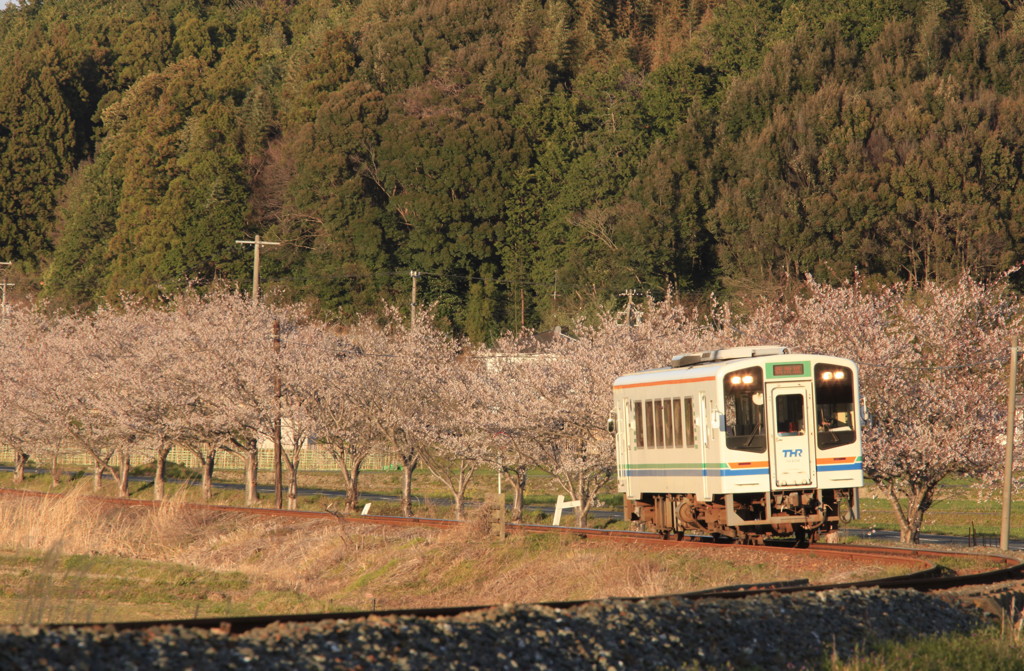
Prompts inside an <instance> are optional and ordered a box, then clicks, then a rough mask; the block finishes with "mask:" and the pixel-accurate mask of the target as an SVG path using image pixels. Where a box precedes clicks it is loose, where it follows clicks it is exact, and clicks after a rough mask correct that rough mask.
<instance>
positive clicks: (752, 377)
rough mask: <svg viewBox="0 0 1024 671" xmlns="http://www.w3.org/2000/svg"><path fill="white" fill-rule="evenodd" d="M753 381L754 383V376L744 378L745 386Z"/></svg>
mask: <svg viewBox="0 0 1024 671" xmlns="http://www.w3.org/2000/svg"><path fill="white" fill-rule="evenodd" d="M753 381H754V376H753V375H744V376H743V384H750V383H751V382H753Z"/></svg>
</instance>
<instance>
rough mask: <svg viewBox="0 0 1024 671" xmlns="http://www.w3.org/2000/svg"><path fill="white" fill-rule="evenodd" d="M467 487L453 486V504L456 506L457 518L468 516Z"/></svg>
mask: <svg viewBox="0 0 1024 671" xmlns="http://www.w3.org/2000/svg"><path fill="white" fill-rule="evenodd" d="M465 498H466V495H465V488H452V504H453V506H454V508H455V510H454V511H453V512H454V513H455V519H456V520H457V521H460V522H461V521H462V520H463V519H464V518H465V517H466V513H465V510H464V508H465Z"/></svg>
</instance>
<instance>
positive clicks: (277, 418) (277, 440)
mask: <svg viewBox="0 0 1024 671" xmlns="http://www.w3.org/2000/svg"><path fill="white" fill-rule="evenodd" d="M257 249H259V247H257ZM274 404H275V410H274V507H275V508H277V509H278V510H280V509H281V508H282V507H283V505H282V502H281V322H280V320H277V319H275V320H274Z"/></svg>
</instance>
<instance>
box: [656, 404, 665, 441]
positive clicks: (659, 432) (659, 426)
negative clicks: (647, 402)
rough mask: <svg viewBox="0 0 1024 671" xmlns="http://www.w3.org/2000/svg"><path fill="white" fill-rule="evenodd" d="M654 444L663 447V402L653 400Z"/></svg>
mask: <svg viewBox="0 0 1024 671" xmlns="http://www.w3.org/2000/svg"><path fill="white" fill-rule="evenodd" d="M654 446H655V447H665V402H664V401H662V400H660V399H659V400H657V401H655V402H654Z"/></svg>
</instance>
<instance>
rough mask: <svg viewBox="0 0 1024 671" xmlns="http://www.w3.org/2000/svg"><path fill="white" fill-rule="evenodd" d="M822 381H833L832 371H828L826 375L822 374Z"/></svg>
mask: <svg viewBox="0 0 1024 671" xmlns="http://www.w3.org/2000/svg"><path fill="white" fill-rule="evenodd" d="M821 379H822V380H824V381H825V382H828V381H829V380H831V379H832V371H830V370H827V371H825V372H824V373H822V374H821Z"/></svg>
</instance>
